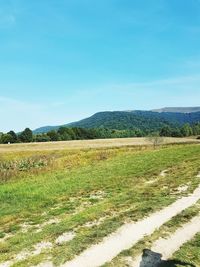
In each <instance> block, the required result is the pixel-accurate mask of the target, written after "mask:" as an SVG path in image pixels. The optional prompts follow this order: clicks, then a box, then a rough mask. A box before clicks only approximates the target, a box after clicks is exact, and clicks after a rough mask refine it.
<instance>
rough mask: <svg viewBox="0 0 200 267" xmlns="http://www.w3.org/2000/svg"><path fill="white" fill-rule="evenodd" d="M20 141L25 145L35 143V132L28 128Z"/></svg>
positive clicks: (21, 135)
mask: <svg viewBox="0 0 200 267" xmlns="http://www.w3.org/2000/svg"><path fill="white" fill-rule="evenodd" d="M19 140H20V141H21V142H24V143H30V142H32V141H33V132H32V131H31V130H30V129H29V128H26V129H25V130H24V131H23V132H21V133H20V134H19Z"/></svg>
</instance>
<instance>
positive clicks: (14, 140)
mask: <svg viewBox="0 0 200 267" xmlns="http://www.w3.org/2000/svg"><path fill="white" fill-rule="evenodd" d="M7 134H9V135H11V137H12V138H11V140H10V143H17V142H18V137H17V134H16V133H15V132H14V131H10V132H8V133H7Z"/></svg>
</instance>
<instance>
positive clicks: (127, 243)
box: [41, 186, 200, 267]
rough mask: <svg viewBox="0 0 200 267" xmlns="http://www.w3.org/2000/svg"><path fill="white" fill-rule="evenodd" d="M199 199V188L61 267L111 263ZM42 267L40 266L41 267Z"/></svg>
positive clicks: (122, 228)
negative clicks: (122, 252)
mask: <svg viewBox="0 0 200 267" xmlns="http://www.w3.org/2000/svg"><path fill="white" fill-rule="evenodd" d="M199 199H200V186H199V187H198V188H197V189H196V190H195V191H194V192H193V194H191V195H189V196H187V197H183V198H181V199H179V200H177V201H176V202H174V203H173V204H171V205H170V206H168V207H166V208H164V209H162V210H161V211H158V212H156V213H154V214H152V215H151V216H149V217H147V218H145V219H143V220H141V221H138V222H136V223H128V224H125V225H123V226H122V227H120V228H119V229H118V231H117V232H115V233H113V234H112V235H110V236H108V237H106V238H104V240H103V241H102V242H101V243H99V244H97V245H93V246H92V247H90V248H89V249H87V250H86V251H84V252H83V253H82V254H80V255H79V256H77V257H76V258H75V259H74V260H72V261H70V262H67V263H65V264H64V265H62V267H98V266H101V265H103V264H105V263H106V262H109V261H111V260H112V259H113V258H114V257H116V256H117V255H118V254H119V253H120V252H121V251H123V250H125V249H129V248H131V247H132V246H133V245H135V244H136V243H137V242H138V241H139V240H140V239H142V238H143V237H144V236H145V235H150V234H152V233H153V232H154V231H155V230H156V229H158V228H159V227H160V226H162V225H163V224H164V223H165V222H167V221H169V220H170V219H171V218H172V217H174V216H175V215H177V214H178V213H180V212H182V211H183V210H185V209H187V208H189V207H190V206H192V205H194V204H195V203H196V202H197V201H198V200H199ZM41 266H42V265H41Z"/></svg>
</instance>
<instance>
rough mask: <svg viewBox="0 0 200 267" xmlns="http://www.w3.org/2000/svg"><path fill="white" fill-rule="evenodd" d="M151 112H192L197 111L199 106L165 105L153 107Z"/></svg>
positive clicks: (199, 109)
mask: <svg viewBox="0 0 200 267" xmlns="http://www.w3.org/2000/svg"><path fill="white" fill-rule="evenodd" d="M152 111H153V112H159V113H162V112H174V113H193V112H199V111H200V107H166V108H161V109H153V110H152Z"/></svg>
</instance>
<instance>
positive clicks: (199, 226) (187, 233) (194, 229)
mask: <svg viewBox="0 0 200 267" xmlns="http://www.w3.org/2000/svg"><path fill="white" fill-rule="evenodd" d="M198 232H200V216H196V217H194V218H193V219H192V220H191V221H190V222H188V223H186V224H184V225H183V226H182V227H181V228H179V229H178V230H177V231H176V232H175V233H172V234H171V235H170V236H169V237H168V238H167V239H164V238H160V239H158V240H157V241H156V242H155V243H154V244H153V245H152V247H151V251H152V252H153V253H152V254H149V255H148V256H146V257H142V254H141V255H140V256H138V257H137V258H136V259H134V260H132V261H131V259H130V260H129V262H130V263H129V266H130V267H139V266H141V264H142V263H143V265H144V267H145V266H146V267H147V266H148V267H155V266H156V264H158V263H159V262H160V260H167V259H169V258H171V257H172V255H173V254H174V253H175V252H176V251H178V250H179V249H180V247H181V246H182V245H183V244H184V243H186V242H188V241H189V240H191V239H192V238H193V237H194V236H195V235H196V234H197V233H198ZM154 253H155V254H154ZM158 253H159V254H160V256H161V258H160V257H157V255H158Z"/></svg>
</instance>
